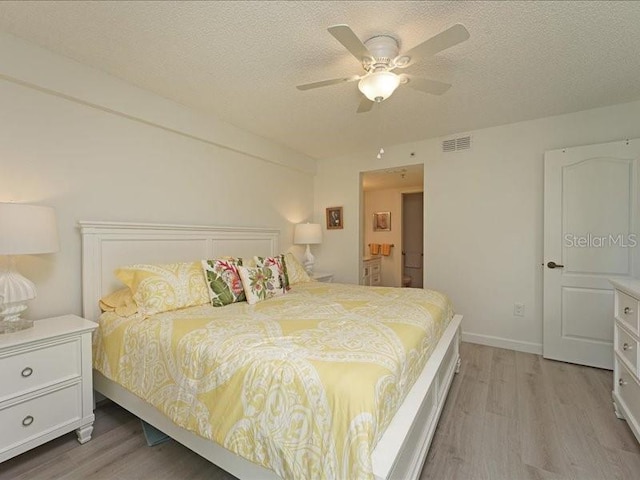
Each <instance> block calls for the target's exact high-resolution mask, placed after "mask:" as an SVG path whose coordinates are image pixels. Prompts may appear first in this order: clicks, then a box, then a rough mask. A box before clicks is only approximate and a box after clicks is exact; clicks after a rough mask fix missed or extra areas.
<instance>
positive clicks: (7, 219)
mask: <svg viewBox="0 0 640 480" xmlns="http://www.w3.org/2000/svg"><path fill="white" fill-rule="evenodd" d="M59 248H60V247H59V243H58V228H57V226H56V213H55V210H54V209H53V208H51V207H42V206H39V205H25V204H23V203H0V255H29V254H36V253H53V252H57V251H58V250H59Z"/></svg>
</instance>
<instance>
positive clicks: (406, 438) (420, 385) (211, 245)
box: [79, 222, 462, 480]
mask: <svg viewBox="0 0 640 480" xmlns="http://www.w3.org/2000/svg"><path fill="white" fill-rule="evenodd" d="M79 223H80V230H81V233H82V307H83V314H84V317H85V318H87V319H89V320H94V321H96V320H97V319H98V316H99V314H100V310H99V307H98V300H99V299H100V298H101V297H102V296H103V295H105V294H107V293H110V292H112V291H114V290H115V289H116V288H119V287H121V285H119V284H118V281H117V280H116V278H115V276H114V275H113V271H114V270H115V269H116V268H117V267H120V266H122V265H127V264H132V263H169V262H180V261H194V260H197V259H201V258H214V257H218V256H223V255H231V256H243V257H252V256H253V255H275V254H277V253H279V237H280V232H279V230H275V229H267V228H243V227H204V226H189V225H154V224H138V223H113V222H79ZM461 321H462V316H461V315H455V316H454V317H453V319H452V320H451V322H450V324H449V326H448V327H447V329H446V330H445V332H444V334H443V336H442V338H441V339H440V341H439V342H438V345H437V346H436V348H435V349H434V351H433V353H432V354H431V357H430V358H429V360H428V361H427V364H426V365H425V367H424V370H423V371H422V373H421V374H420V376H419V377H418V379H417V380H416V383H415V385H414V386H413V387H412V388H411V390H410V391H409V393H408V394H407V397H406V398H405V400H404V402H403V403H402V404H401V405H400V408H399V409H398V411H397V412H396V414H395V416H394V417H393V419H392V420H391V423H390V424H389V426H388V428H387V430H386V431H385V433H384V434H383V436H382V437H381V439H380V441H379V442H378V444H377V445H376V448H375V449H374V451H373V454H372V462H373V473H374V476H375V478H376V480H382V479H398V480H400V479H401V480H408V479H417V478H418V477H419V476H420V472H421V471H422V466H423V464H424V461H425V459H426V456H427V452H428V450H429V445H430V444H431V440H432V438H433V434H434V432H435V429H436V425H437V423H438V419H439V417H440V413H441V412H442V407H443V406H444V402H445V399H446V396H447V393H448V391H449V387H450V385H451V382H452V381H453V375H454V373H455V372H457V371H458V369H459V365H460V356H459V343H460V324H461ZM93 378H94V388H95V390H96V391H97V392H99V393H100V394H102V395H104V396H105V397H107V398H109V399H111V400H113V401H114V402H116V403H117V404H119V405H121V406H122V407H124V408H125V409H127V410H129V411H130V412H132V413H133V414H135V415H136V416H138V417H140V418H141V419H143V420H144V421H146V422H148V423H150V424H151V425H153V426H154V427H156V428H158V429H159V430H161V431H163V432H165V433H166V434H167V435H169V436H171V437H172V438H173V439H175V440H176V441H178V442H180V443H182V444H183V445H185V446H186V447H188V448H189V449H191V450H193V451H194V452H196V453H198V454H199V455H201V456H203V457H204V458H206V459H207V460H209V461H210V462H212V463H214V464H216V465H218V466H219V467H220V468H222V469H224V470H226V471H228V472H229V473H231V474H233V475H235V476H237V477H239V478H241V479H243V480H244V479H256V480H268V479H277V478H279V477H277V476H276V474H275V473H274V472H272V471H271V470H267V469H265V468H263V467H261V466H259V465H256V464H254V463H252V462H250V461H248V460H245V459H244V458H242V457H240V456H238V455H236V454H235V453H232V452H230V451H229V450H227V449H225V448H224V447H222V446H220V445H218V444H216V443H214V442H212V441H210V440H207V439H205V438H202V437H200V436H198V435H196V434H195V433H192V432H190V431H188V430H185V429H183V428H181V427H178V426H177V425H176V424H174V423H173V422H172V421H171V420H169V419H168V418H167V417H165V416H164V415H163V414H162V413H161V412H160V411H158V410H156V409H155V408H154V407H153V406H151V405H150V404H148V403H147V402H145V401H144V400H142V399H140V398H139V397H137V396H136V395H134V394H132V393H131V392H129V391H128V390H126V389H125V388H124V387H122V386H120V385H119V384H117V383H115V382H113V381H111V380H109V379H107V378H106V377H104V376H103V375H102V374H100V373H99V372H97V371H94V376H93Z"/></svg>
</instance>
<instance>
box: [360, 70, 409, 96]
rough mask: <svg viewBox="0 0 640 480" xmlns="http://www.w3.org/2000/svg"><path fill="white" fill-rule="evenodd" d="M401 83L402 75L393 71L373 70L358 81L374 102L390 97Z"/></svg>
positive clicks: (362, 89) (361, 89)
mask: <svg viewBox="0 0 640 480" xmlns="http://www.w3.org/2000/svg"><path fill="white" fill-rule="evenodd" d="M398 85H400V77H399V76H398V75H396V74H395V73H393V72H373V73H370V74H369V75H366V76H365V77H363V78H362V80H360V82H358V88H359V89H360V91H361V92H362V93H363V94H364V96H365V97H367V98H368V99H369V100H371V101H372V102H375V101H378V99H380V101H382V100H385V99H386V98H389V97H390V96H391V94H392V93H393V92H395V90H396V88H398Z"/></svg>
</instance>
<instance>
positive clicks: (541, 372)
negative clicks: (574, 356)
mask: <svg viewBox="0 0 640 480" xmlns="http://www.w3.org/2000/svg"><path fill="white" fill-rule="evenodd" d="M461 353H462V366H461V370H460V373H459V374H458V375H457V376H456V378H455V379H454V383H453V385H452V387H451V392H450V394H449V398H448V400H447V404H446V406H445V409H444V411H443V414H442V418H441V421H440V424H439V426H438V429H437V431H436V435H435V437H434V441H433V443H432V445H431V450H430V452H429V456H428V458H427V463H426V464H425V467H424V469H423V471H422V476H421V479H422V480H427V479H434V480H441V479H461V480H463V479H464V480H466V479H491V480H494V479H495V480H500V479H505V480H520V479H523V480H527V479H540V480H542V479H554V480H559V479H576V480H583V479H603V480H613V479H638V478H640V447H639V446H638V443H637V442H636V440H635V438H634V437H633V434H632V433H631V431H630V430H629V428H628V426H627V425H626V422H624V421H622V420H618V419H617V418H616V417H615V415H614V413H613V406H612V404H611V387H612V383H613V380H612V373H611V372H609V371H605V370H598V369H593V368H588V367H582V366H578V365H570V364H565V363H560V362H552V361H548V360H544V359H542V358H541V357H540V356H538V355H531V354H526V353H519V352H513V351H510V350H502V349H498V348H492V347H484V346H480V345H472V344H466V343H465V344H462V349H461ZM96 417H97V418H96V423H95V430H94V436H93V439H92V440H91V441H90V442H88V443H86V444H85V445H80V444H78V443H77V442H76V440H75V434H73V433H71V434H68V435H65V436H64V437H61V438H59V439H57V440H54V441H52V442H49V443H48V444H45V445H43V446H41V447H39V448H36V449H34V450H32V451H30V452H27V453H25V454H23V455H20V456H18V457H16V458H13V459H11V460H8V461H7V462H4V463H2V464H0V480H8V479H11V480H14V479H15V480H19V479H25V480H26V479H29V480H36V479H59V478H64V479H126V480H129V479H153V480H161V479H183V478H184V479H187V478H188V479H200V478H202V479H214V480H219V479H225V480H227V479H232V478H234V477H232V476H231V475H229V474H227V473H225V472H223V471H221V470H220V469H218V468H217V467H216V466H214V465H212V464H210V463H209V462H207V461H206V460H204V459H203V458H201V457H199V456H198V455H196V454H195V453H192V452H191V451H189V450H188V449H186V448H184V447H183V446H181V445H179V444H178V443H176V442H174V441H170V442H167V443H163V444H160V445H157V446H155V447H152V448H149V447H147V446H146V443H145V440H144V436H143V434H142V429H141V427H140V422H139V421H138V420H137V419H136V418H135V417H134V416H133V415H131V414H129V413H128V412H126V411H124V410H123V409H121V408H120V407H118V406H116V405H114V404H110V403H108V404H106V405H103V406H101V407H99V408H98V410H97V411H96Z"/></svg>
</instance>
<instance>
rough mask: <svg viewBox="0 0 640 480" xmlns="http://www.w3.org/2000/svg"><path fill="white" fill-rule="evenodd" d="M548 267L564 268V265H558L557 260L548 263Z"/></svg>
mask: <svg viewBox="0 0 640 480" xmlns="http://www.w3.org/2000/svg"><path fill="white" fill-rule="evenodd" d="M547 267H549V268H564V265H558V264H557V263H556V262H549V263H547Z"/></svg>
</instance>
